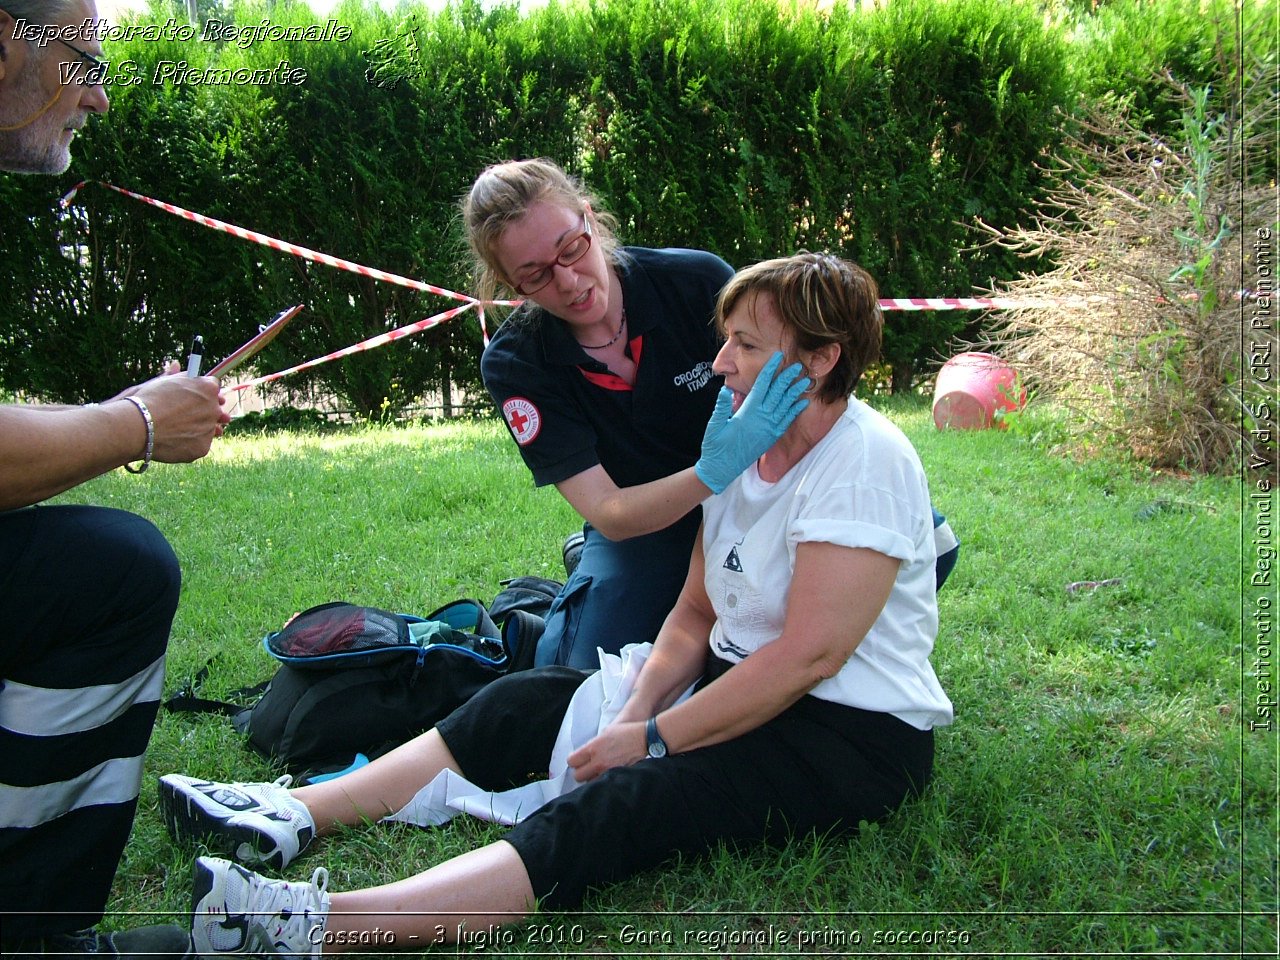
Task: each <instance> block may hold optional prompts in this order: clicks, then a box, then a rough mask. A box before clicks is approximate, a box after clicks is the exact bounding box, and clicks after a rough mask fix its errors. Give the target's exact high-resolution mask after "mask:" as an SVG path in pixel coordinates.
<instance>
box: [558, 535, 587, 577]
mask: <svg viewBox="0 0 1280 960" xmlns="http://www.w3.org/2000/svg"><path fill="white" fill-rule="evenodd" d="M586 539H587V535H586V534H585V533H583V532H582V531H581V530H578V531H577V532H576V533H571V534H569V536H567V537H565V538H564V545H563V546H562V547H561V548H560V556H561V558H562V559H563V560H564V572H565V575H566V576H570V577H571V576H573V571H574V570H576V569H578V561H579V560H581V559H582V545H583V543H584V542H585V541H586Z"/></svg>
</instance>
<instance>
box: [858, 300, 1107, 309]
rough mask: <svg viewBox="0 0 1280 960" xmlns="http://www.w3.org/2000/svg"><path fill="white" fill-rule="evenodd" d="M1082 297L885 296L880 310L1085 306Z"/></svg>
mask: <svg viewBox="0 0 1280 960" xmlns="http://www.w3.org/2000/svg"><path fill="white" fill-rule="evenodd" d="M1087 305H1088V301H1087V300H1086V299H1085V298H1083V297H1079V298H1075V299H1072V300H1032V299H1019V298H1016V297H886V298H884V299H882V300H881V301H880V309H881V310H1020V309H1031V308H1035V307H1062V306H1075V307H1083V306H1087Z"/></svg>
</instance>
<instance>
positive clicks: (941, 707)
mask: <svg viewBox="0 0 1280 960" xmlns="http://www.w3.org/2000/svg"><path fill="white" fill-rule="evenodd" d="M718 319H719V322H720V324H721V325H722V328H723V332H724V333H725V335H726V343H725V345H724V347H723V349H721V351H720V353H719V355H718V356H717V358H716V361H715V370H716V371H717V372H718V373H720V374H723V376H724V378H725V392H724V394H723V396H722V402H723V403H724V405H725V407H728V406H733V407H735V408H736V406H737V405H739V404H740V403H741V402H742V401H743V399H744V398H745V397H746V395H747V394H748V392H749V391H750V389H751V387H752V384H753V383H754V382H755V380H756V377H757V374H759V373H760V371H761V370H762V368H764V367H765V365H766V363H767V362H768V361H770V358H771V357H772V356H773V355H774V354H775V353H776V352H778V351H781V352H782V353H783V354H784V355H785V357H786V358H787V359H788V360H793V359H794V360H798V361H799V362H800V363H801V364H803V366H804V368H805V371H806V373H807V375H808V376H809V377H810V378H811V379H812V381H813V386H812V387H811V388H810V391H809V393H808V394H807V396H808V397H809V400H810V403H809V405H808V406H807V408H806V409H805V410H804V411H803V412H802V413H801V414H800V415H799V417H798V418H797V419H796V421H795V422H794V423H793V424H792V425H791V427H790V428H789V429H788V430H787V432H786V433H785V434H784V435H783V437H782V438H781V439H780V440H779V441H778V443H777V444H776V445H775V446H773V447H772V448H771V449H770V450H769V451H768V452H767V453H765V454H764V456H762V457H761V458H760V460H759V461H758V462H757V463H756V464H755V466H754V468H753V469H748V470H747V471H746V473H744V474H743V475H742V476H740V477H739V478H738V479H737V480H735V481H734V482H733V483H732V484H730V486H729V487H728V488H727V489H726V490H725V491H724V493H722V494H720V495H718V496H715V497H713V498H711V499H710V500H708V501H707V503H706V505H705V514H704V519H703V527H702V530H701V533H700V535H699V537H698V541H697V544H696V546H695V548H694V551H693V556H692V558H691V560H690V565H689V575H688V579H687V580H686V582H685V585H684V589H683V591H682V592H681V594H680V598H679V600H678V601H677V603H676V606H675V608H674V609H673V610H672V611H671V614H670V615H669V616H668V617H667V619H666V622H665V623H664V625H663V627H662V630H661V631H660V633H659V634H658V636H657V638H656V640H655V642H654V645H653V649H652V651H651V652H650V653H649V656H648V658H647V660H646V661H645V662H644V666H643V667H642V669H641V670H640V673H639V676H638V679H637V680H636V682H635V687H634V690H633V691H632V693H631V696H630V699H628V700H627V702H626V703H625V705H623V706H622V708H621V711H620V713H619V714H618V716H617V718H616V719H615V720H614V721H613V722H612V723H611V724H609V725H608V726H606V727H605V728H604V729H603V730H602V731H601V732H600V733H599V734H598V735H596V736H595V737H594V738H593V739H591V740H590V741H589V742H587V743H586V744H585V745H583V746H581V747H579V748H578V749H577V750H576V751H575V752H573V753H572V754H571V755H570V756H569V760H568V762H569V765H570V767H572V768H573V771H574V776H575V778H576V780H577V781H578V785H577V787H576V788H575V789H572V790H570V791H569V792H567V793H564V794H562V795H560V796H558V797H556V798H555V799H552V800H551V801H549V802H547V803H546V804H545V805H544V806H542V807H540V808H538V809H537V810H535V811H534V812H532V813H531V814H529V815H528V816H527V817H525V818H524V819H523V820H521V821H520V822H519V823H518V824H517V825H516V826H515V827H513V828H512V829H511V831H510V833H508V834H507V835H506V836H505V837H504V839H502V840H499V841H496V842H494V843H492V844H489V845H488V846H485V847H482V848H480V849H477V850H473V851H471V852H469V853H467V854H464V855H462V856H460V857H457V858H455V859H452V860H449V861H446V862H444V863H440V864H438V865H435V866H433V867H431V868H429V869H427V870H425V871H423V872H421V873H417V874H414V875H412V876H409V877H408V878H406V879H403V880H399V881H396V882H394V883H390V884H386V885H383V886H378V887H372V888H367V889H363V890H352V891H347V892H341V893H339V892H333V893H331V892H329V891H328V889H327V886H328V874H327V871H325V870H324V869H323V868H319V869H317V870H316V871H315V873H314V875H313V877H312V880H311V882H309V883H306V882H304V883H298V882H285V881H280V880H270V879H267V878H266V877H263V876H261V875H259V874H256V873H252V872H250V871H248V870H246V869H244V868H243V867H240V866H238V865H236V864H234V863H231V862H229V861H226V860H218V859H212V858H201V859H200V860H199V861H198V862H197V865H196V871H195V874H196V875H195V896H194V902H195V918H194V935H195V946H196V949H197V952H199V953H201V954H204V955H209V954H213V953H237V952H255V951H261V952H268V953H270V952H272V951H274V952H277V953H286V954H304V955H318V954H319V953H320V951H321V949H322V946H321V945H323V950H324V952H325V953H329V952H341V951H342V950H344V949H351V948H353V947H357V948H360V949H366V950H367V949H369V945H370V943H371V942H373V941H370V940H369V937H370V936H373V935H375V931H376V936H377V937H379V938H380V939H378V940H377V941H376V943H377V944H378V945H380V946H382V947H385V948H393V947H407V948H416V949H422V948H423V947H424V946H429V945H432V944H438V943H447V942H453V941H455V940H456V939H457V937H458V934H459V931H460V930H476V929H484V928H486V927H488V926H489V925H490V924H505V923H510V922H513V921H515V920H517V919H518V918H519V917H520V916H521V915H523V914H526V913H528V912H530V911H532V910H534V909H535V907H536V905H540V906H541V907H543V908H550V909H571V908H574V907H576V906H578V904H579V903H580V902H581V900H582V898H583V897H584V895H585V894H586V892H587V891H588V890H589V889H590V888H592V887H594V886H598V885H600V884H604V883H608V882H610V881H616V880H620V879H622V878H625V877H627V876H630V875H632V874H634V873H635V872H637V871H639V870H643V869H647V868H651V867H654V866H657V865H659V864H661V863H663V862H665V861H667V860H669V859H670V858H672V857H673V856H674V855H676V854H686V855H696V854H699V853H702V852H704V851H706V850H708V849H710V848H713V847H714V846H716V845H717V844H719V843H720V842H739V843H741V842H747V843H752V842H783V841H785V840H786V839H788V838H790V837H792V836H796V835H803V834H804V833H806V832H808V831H817V832H819V833H822V834H826V835H831V834H835V833H838V832H841V831H843V832H852V831H856V830H857V829H858V824H859V822H861V821H868V822H871V821H875V820H878V819H881V818H883V817H885V816H887V815H888V814H890V813H891V812H893V811H894V810H895V809H896V808H897V807H898V806H899V805H901V804H902V803H903V802H904V801H905V800H907V799H908V798H909V797H911V796H913V795H915V794H917V793H919V791H921V790H922V789H923V788H924V787H925V785H926V784H927V782H928V781H929V779H930V776H931V773H932V767H933V728H934V727H935V726H939V725H945V724H947V723H950V722H951V719H952V708H951V703H950V701H949V700H948V699H947V696H946V694H945V693H944V692H943V691H942V688H941V686H940V685H939V683H938V679H937V677H936V675H935V674H934V670H933V667H932V666H931V665H930V662H929V654H930V652H931V650H932V648H933V643H934V637H935V635H936V632H937V625H938V614H937V606H936V602H935V579H934V560H935V553H934V549H935V548H934V538H933V520H932V513H931V511H930V507H929V489H928V484H927V482H926V480H925V475H924V470H923V469H922V468H921V465H920V461H919V458H918V457H917V456H916V453H915V451H914V450H913V449H912V447H911V444H910V443H909V442H908V441H907V439H906V438H905V437H904V436H903V434H902V432H901V431H900V430H899V429H898V428H897V427H895V426H894V425H893V424H891V423H890V422H889V421H888V420H887V419H885V418H884V417H883V416H881V415H880V414H879V413H877V412H875V411H874V410H871V409H870V408H869V407H867V406H866V405H864V404H863V403H861V402H860V401H858V400H857V399H854V398H852V393H853V388H854V386H855V385H856V383H857V382H858V378H859V376H860V375H861V374H862V371H863V370H864V368H865V367H866V366H867V364H869V363H871V362H872V361H874V360H875V359H876V357H877V355H878V353H879V349H880V336H881V327H882V323H883V318H882V316H881V313H880V309H879V307H878V305H877V291H876V284H875V282H874V280H873V279H872V278H871V277H870V276H869V275H868V274H867V273H866V272H865V271H863V270H862V269H861V268H859V267H857V266H855V265H854V264H852V263H849V262H847V261H844V260H840V259H838V258H836V257H832V256H827V255H822V254H807V253H806V254H800V255H797V256H794V257H788V258H785V259H779V260H771V261H768V262H765V263H760V264H757V265H755V266H753V267H749V268H747V269H746V270H743V271H742V272H740V273H739V274H738V275H737V276H736V277H735V278H734V279H733V280H731V281H730V282H729V284H728V285H727V286H726V287H725V289H724V291H723V293H722V294H721V299H720V304H719V309H718ZM722 412H723V411H722ZM726 415H727V414H726ZM584 676H585V674H584V673H582V672H581V671H577V670H573V669H570V668H566V667H546V668H541V669H535V670H530V671H526V672H523V673H517V674H513V675H511V676H508V677H505V678H503V679H501V680H499V681H496V682H495V683H493V684H491V685H490V686H489V687H487V688H486V689H485V690H483V691H481V692H480V693H479V694H477V695H476V697H475V698H473V699H472V700H471V701H470V702H468V703H467V704H465V705H464V706H463V707H461V708H460V709H459V710H457V711H456V712H455V713H454V714H453V715H452V716H450V717H449V718H447V719H446V720H445V721H443V722H442V723H441V724H440V725H439V726H438V727H436V728H435V729H434V730H431V731H429V732H428V733H426V734H423V735H422V736H421V737H418V738H417V739H415V740H413V741H411V742H410V743H408V744H406V745H404V746H403V747H401V748H399V749H398V750H396V751H394V752H392V753H390V754H387V755H386V756H385V757H383V758H381V759H379V760H375V761H374V762H373V763H371V764H369V765H368V766H366V767H364V768H362V769H360V770H357V771H355V772H353V773H350V774H348V775H346V776H344V777H341V778H339V779H337V780H332V781H328V782H324V783H320V784H313V785H310V786H306V787H302V788H299V789H296V790H292V791H289V790H286V789H285V788H284V786H282V785H275V784H219V783H209V782H206V781H200V780H195V779H192V778H188V777H179V776H169V777H165V778H162V781H161V799H162V802H163V803H164V805H165V808H166V811H167V814H168V818H169V820H170V823H171V826H172V827H173V829H174V830H175V832H178V833H179V834H202V835H212V836H213V837H214V839H216V840H221V841H222V842H223V843H224V845H225V846H226V848H227V849H228V850H229V851H231V852H235V853H236V855H237V856H239V857H241V858H242V859H244V860H247V861H249V862H255V863H264V862H265V863H268V864H270V865H271V866H274V867H277V868H278V867H280V866H283V864H284V863H286V862H288V861H289V860H291V859H292V858H293V857H294V856H296V855H297V854H298V853H299V852H300V851H301V849H302V848H303V847H305V846H306V845H307V844H308V843H309V842H310V840H311V839H312V838H313V836H314V835H316V834H317V833H319V834H323V833H325V832H328V831H330V830H332V829H334V828H335V827H336V826H337V825H339V824H348V825H355V824H360V823H363V822H365V821H366V820H368V819H378V818H381V817H385V816H388V815H391V814H393V813H395V812H396V811H398V810H400V809H401V808H402V807H404V806H405V805H406V804H408V803H409V802H410V800H412V799H413V798H414V796H415V794H416V793H417V792H418V790H419V789H420V788H421V787H422V786H423V785H424V784H426V783H427V782H428V781H430V780H431V779H432V778H433V777H434V776H435V775H436V774H437V773H438V772H440V771H441V770H445V769H450V770H453V771H457V772H460V773H461V774H462V775H464V776H465V777H466V778H468V779H469V780H471V781H472V782H473V783H475V784H478V785H479V786H481V787H482V788H484V789H486V790H501V789H504V788H507V787H511V786H513V785H515V784H518V783H522V782H524V781H526V780H527V779H528V775H529V774H530V773H531V772H533V773H541V774H542V775H544V776H545V775H546V771H547V766H548V758H549V757H550V754H551V752H552V747H553V745H554V743H555V740H556V736H557V733H558V730H559V727H560V723H561V720H562V718H563V717H564V714H565V710H566V707H567V705H568V703H569V700H570V698H571V697H572V696H573V693H574V691H575V690H576V689H577V688H578V687H579V686H580V685H581V684H582V683H583V678H584ZM695 682H696V688H695V690H694V692H693V693H692V695H690V696H687V697H684V698H681V694H682V693H684V692H685V691H686V690H687V689H688V688H689V687H690V685H691V684H694V683H695Z"/></svg>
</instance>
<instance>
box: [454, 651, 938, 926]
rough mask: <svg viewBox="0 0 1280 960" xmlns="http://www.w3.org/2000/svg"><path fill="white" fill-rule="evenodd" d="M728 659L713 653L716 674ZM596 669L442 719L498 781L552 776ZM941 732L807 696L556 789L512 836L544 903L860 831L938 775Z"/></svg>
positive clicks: (537, 681) (472, 763)
mask: <svg viewBox="0 0 1280 960" xmlns="http://www.w3.org/2000/svg"><path fill="white" fill-rule="evenodd" d="M729 669H732V668H731V666H730V664H728V663H727V662H725V661H723V660H720V659H719V658H718V657H715V656H711V655H708V657H707V671H706V673H705V674H704V676H703V678H702V680H701V681H700V682H701V683H703V684H706V683H709V682H711V681H712V680H714V679H715V678H716V677H718V676H720V675H721V674H722V673H724V672H725V671H726V670H729ZM586 676H587V674H586V673H584V672H582V671H579V670H574V669H573V668H571V667H554V666H553V667H539V668H535V669H533V670H526V671H523V672H520V673H514V674H509V675H508V676H505V677H502V678H500V679H498V680H495V681H494V682H493V683H491V684H489V685H488V686H487V687H485V688H484V689H482V690H481V691H480V692H479V693H477V694H476V695H475V696H474V697H472V698H471V699H470V700H468V701H467V702H466V703H464V704H463V705H462V706H461V707H459V708H458V709H457V710H455V711H454V712H453V713H452V714H450V715H449V716H448V717H446V718H445V719H444V720H442V721H441V722H440V723H439V724H438V725H437V726H436V730H437V731H438V732H439V733H440V736H441V737H443V738H444V742H445V743H446V744H447V745H448V746H449V750H450V752H451V753H452V754H453V757H454V759H455V760H456V761H457V762H458V766H459V767H460V768H461V770H462V773H463V774H464V775H465V776H466V777H467V779H468V780H470V781H471V782H472V783H474V784H476V785H477V786H480V787H483V788H484V789H486V790H505V789H507V788H509V787H513V786H518V785H520V784H522V783H525V782H527V781H528V780H529V779H530V777H531V776H532V777H545V776H546V775H547V765H548V764H549V762H550V759H551V751H552V749H553V748H554V746H555V741H556V736H557V734H558V732H559V729H560V721H561V719H562V718H563V717H564V713H565V710H566V709H567V707H568V705H569V700H570V699H571V698H572V696H573V693H574V691H575V690H576V689H577V688H578V686H579V685H580V684H581V683H582V681H583V679H584V678H585V677H586ZM932 774H933V731H932V730H917V729H916V728H915V727H912V726H910V725H908V724H906V723H904V722H903V721H901V720H899V719H898V718H897V717H895V716H893V715H892V714H888V713H875V712H872V711H869V710H859V709H858V708H856V707H849V706H845V705H843V704H838V703H831V702H830V701H827V700H820V699H818V698H817V697H813V696H805V697H801V698H800V699H799V700H798V701H796V702H795V703H794V704H792V705H791V706H790V707H788V708H787V709H786V710H784V711H783V712H782V713H781V714H779V715H778V716H777V717H774V718H773V719H772V720H770V721H768V722H767V723H765V724H763V725H761V726H759V727H757V728H756V729H754V730H751V731H749V732H747V733H745V734H743V735H742V736H740V737H736V738H734V739H733V740H728V741H726V742H724V743H718V744H716V745H714V746H711V747H703V748H701V749H698V750H691V751H689V752H688V753H681V754H675V755H672V756H668V757H664V758H663V759H661V760H641V761H640V762H639V763H634V764H632V765H631V766H627V767H615V768H614V769H612V770H608V771H606V772H605V773H603V774H602V775H601V776H599V777H597V778H596V779H595V780H591V781H589V782H588V783H585V784H582V785H581V786H579V787H578V788H577V789H575V790H572V791H570V792H569V793H567V794H564V795H563V796H560V797H557V798H556V799H554V800H552V801H551V802H549V803H548V804H546V806H543V807H541V808H540V809H538V810H536V811H534V812H533V813H532V814H530V815H529V817H528V818H527V819H525V820H524V821H522V822H521V823H520V824H519V825H517V826H515V827H513V828H512V829H511V832H510V833H508V834H507V835H506V836H505V837H504V839H505V840H507V841H508V842H509V843H510V844H511V845H512V846H514V847H515V848H516V852H517V853H519V854H520V859H521V860H523V861H524V865H525V869H526V870H527V871H528V873H529V880H530V882H531V883H532V885H533V892H534V895H535V896H537V897H538V899H539V901H540V904H541V906H542V907H543V908H544V909H555V910H570V909H574V908H576V907H577V906H579V904H580V903H581V902H582V899H583V897H584V896H585V895H586V893H587V891H588V890H589V889H591V888H592V887H598V886H601V885H603V884H605V883H611V882H616V881H619V880H623V879H625V878H627V877H630V876H632V875H633V874H635V873H637V872H639V871H641V870H647V869H650V868H652V867H656V866H658V865H659V864H661V863H663V862H665V861H667V860H668V859H670V858H671V857H673V856H675V855H677V854H685V855H694V856H697V855H700V854H703V853H706V852H707V851H708V850H711V849H713V848H714V847H715V846H716V845H717V844H719V843H722V842H723V843H726V844H730V845H733V844H737V843H744V844H759V843H767V844H781V843H785V842H786V841H787V840H788V839H790V838H792V837H797V836H804V835H805V834H807V833H809V832H811V831H816V832H818V833H823V834H831V835H838V834H841V833H845V834H848V833H853V832H856V831H857V829H858V826H859V824H860V823H861V822H862V821H867V822H873V821H876V820H881V819H883V818H884V817H886V816H888V815H889V814H890V813H892V812H893V811H894V810H896V809H897V808H898V807H899V806H900V805H901V804H902V803H903V801H905V800H906V799H908V798H909V797H911V796H914V795H916V794H917V793H919V792H920V791H921V790H923V789H924V787H925V786H926V785H927V784H928V782H929V780H930V778H931V776H932Z"/></svg>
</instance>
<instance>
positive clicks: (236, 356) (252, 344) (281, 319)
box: [205, 303, 303, 377]
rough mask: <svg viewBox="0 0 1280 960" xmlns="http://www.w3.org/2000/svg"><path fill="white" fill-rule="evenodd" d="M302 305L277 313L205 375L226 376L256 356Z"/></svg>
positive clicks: (297, 312) (294, 315)
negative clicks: (253, 335)
mask: <svg viewBox="0 0 1280 960" xmlns="http://www.w3.org/2000/svg"><path fill="white" fill-rule="evenodd" d="M302 307H303V304H301V303H300V304H298V305H297V306H296V307H289V308H288V309H287V310H282V311H281V312H280V313H278V314H277V315H276V318H275V319H274V320H272V321H271V322H270V323H269V324H267V325H266V326H265V327H263V328H262V329H261V330H259V331H258V334H257V336H255V337H254V338H253V339H251V340H249V341H247V342H246V343H243V344H241V345H240V346H238V347H236V349H235V350H233V351H231V353H230V354H228V355H227V356H226V357H224V358H223V359H222V360H220V361H219V362H218V363H215V364H214V365H213V366H212V367H211V368H210V369H209V372H208V373H206V374H205V376H206V377H225V376H226V375H227V374H228V373H230V372H231V371H232V370H234V369H235V368H236V367H238V366H240V364H242V363H244V362H245V361H246V360H248V359H249V358H250V357H252V356H254V355H255V354H256V353H257V352H258V351H259V350H261V349H262V348H263V347H265V346H266V345H267V344H268V343H270V342H271V341H272V340H274V339H275V338H276V337H277V336H278V335H279V333H280V331H281V330H283V329H284V328H285V327H286V326H287V325H288V323H289V321H290V320H292V319H293V318H294V317H296V316H297V315H298V314H299V313H301V312H302Z"/></svg>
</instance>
